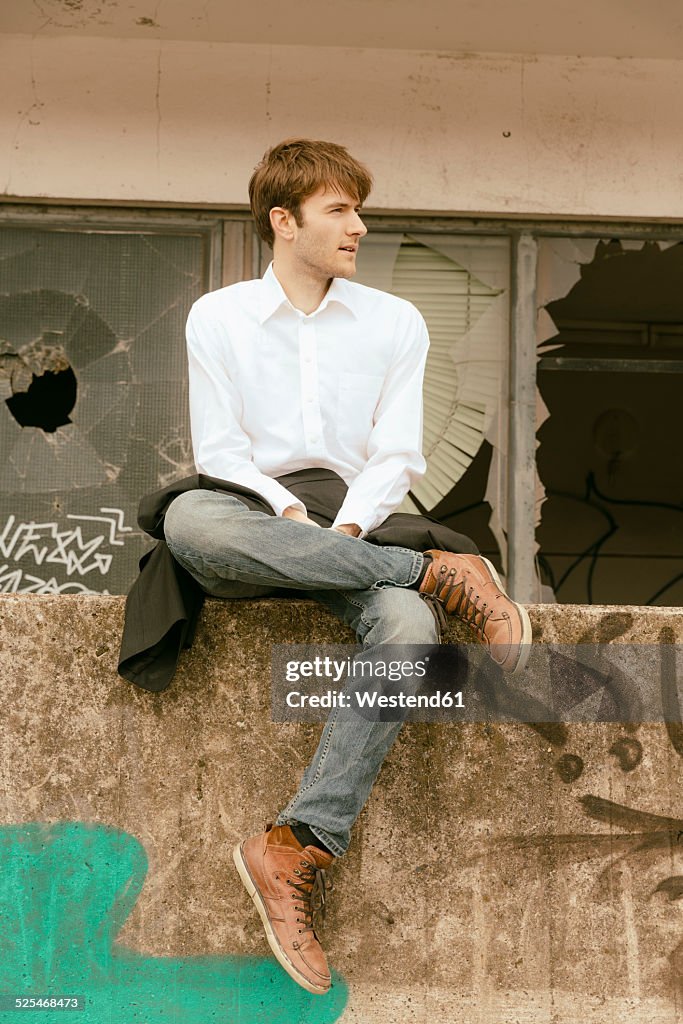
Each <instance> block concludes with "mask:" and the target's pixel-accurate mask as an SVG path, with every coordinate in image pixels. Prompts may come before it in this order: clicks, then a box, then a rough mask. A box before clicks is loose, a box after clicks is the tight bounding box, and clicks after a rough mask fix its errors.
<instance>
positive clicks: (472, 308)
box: [355, 232, 510, 561]
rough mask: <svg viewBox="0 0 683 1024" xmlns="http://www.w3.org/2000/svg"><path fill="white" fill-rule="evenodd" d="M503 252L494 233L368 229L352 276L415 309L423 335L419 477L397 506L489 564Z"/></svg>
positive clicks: (503, 336)
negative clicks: (426, 343) (428, 518)
mask: <svg viewBox="0 0 683 1024" xmlns="http://www.w3.org/2000/svg"><path fill="white" fill-rule="evenodd" d="M509 249H510V243H509V239H507V238H501V237H489V238H486V237H471V236H467V235H454V234H442V233H439V234H436V233H434V234H431V233H426V232H411V233H409V234H408V233H380V232H376V233H375V232H373V233H372V234H370V235H369V236H368V237H367V238H365V239H363V244H362V246H361V247H360V250H359V258H358V273H357V275H356V277H355V280H357V281H359V282H360V283H361V284H366V285H370V286H371V287H376V288H381V289H382V290H384V291H389V292H392V293H393V294H395V295H399V296H401V297H402V298H405V299H408V300H409V301H410V302H412V303H414V305H416V306H417V308H418V309H419V310H420V312H421V313H422V315H423V316H424V318H425V321H426V323H427V327H428V329H429V335H430V341H431V345H430V350H429V355H428V358H427V366H426V370H425V386H424V398H425V421H424V454H425V458H426V461H427V471H426V473H425V475H424V477H423V478H422V479H421V480H419V481H418V483H417V484H416V485H415V488H414V489H413V491H411V493H410V495H409V496H408V497H407V498H406V500H405V502H404V504H403V505H402V510H403V511H413V512H415V511H420V512H429V513H430V514H431V515H433V516H435V517H436V518H438V519H440V520H441V521H442V522H445V523H447V524H448V525H449V526H451V527H452V528H453V529H455V530H458V531H459V532H460V533H465V534H467V535H468V536H470V537H472V538H473V539H474V540H475V542H476V543H477V544H478V545H479V547H480V549H481V550H482V552H484V553H486V554H487V555H489V556H491V555H493V556H494V557H495V559H496V561H499V560H500V552H499V550H498V544H497V540H498V538H499V530H498V528H497V519H496V516H495V514H494V515H493V516H492V515H491V507H490V505H489V499H490V494H489V490H488V487H487V484H488V477H489V470H490V466H491V453H492V450H493V448H494V446H496V445H497V443H498V431H499V422H500V414H501V409H504V408H505V403H506V396H507V377H506V367H507V350H508V338H509V308H510V295H509V277H510V271H509V263H510V258H509Z"/></svg>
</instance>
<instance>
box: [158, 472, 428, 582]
mask: <svg viewBox="0 0 683 1024" xmlns="http://www.w3.org/2000/svg"><path fill="white" fill-rule="evenodd" d="M164 531H165V535H166V542H167V544H168V546H169V548H170V550H171V553H172V554H173V556H174V558H175V559H176V560H177V561H178V562H179V563H180V564H181V565H182V566H184V568H185V569H187V571H188V572H189V573H190V574H191V575H192V576H194V577H195V579H197V580H198V581H199V583H200V584H201V585H202V587H203V588H204V590H205V591H206V592H207V593H208V594H212V595H214V596H216V597H232V596H247V594H243V593H240V594H238V595H236V594H235V593H234V589H235V587H234V585H235V583H236V582H237V583H240V584H247V585H249V586H252V587H253V586H256V587H275V588H278V587H286V588H291V589H292V590H366V589H373V590H379V589H382V588H385V587H411V586H412V585H413V584H414V583H415V582H416V580H417V579H418V577H419V575H420V571H421V569H422V565H423V561H424V560H423V557H422V554H421V553H420V552H418V551H411V550H409V549H408V548H400V547H380V546H378V545H377V544H369V543H368V542H367V541H364V540H360V539H358V538H356V537H347V536H346V535H345V534H342V533H338V532H337V531H336V530H325V529H321V528H319V527H316V526H311V525H310V524H307V523H298V522H296V521H294V520H292V519H283V518H282V517H281V516H270V515H267V514H266V513H265V512H257V511H254V510H252V509H249V508H248V507H247V506H246V505H245V504H244V503H243V502H241V501H240V500H239V499H238V498H236V497H234V496H232V495H229V494H221V493H219V492H216V491H209V490H196V491H187V492H186V493H184V494H181V495H179V496H178V497H177V498H176V499H175V500H174V501H173V502H172V503H171V505H170V507H169V509H168V511H167V513H166V516H165V520H164ZM254 596H256V595H254Z"/></svg>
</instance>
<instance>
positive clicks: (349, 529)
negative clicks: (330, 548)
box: [332, 523, 361, 537]
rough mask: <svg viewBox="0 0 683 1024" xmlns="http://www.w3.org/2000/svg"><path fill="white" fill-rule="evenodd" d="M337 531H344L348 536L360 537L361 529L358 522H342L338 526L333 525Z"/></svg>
mask: <svg viewBox="0 0 683 1024" xmlns="http://www.w3.org/2000/svg"><path fill="white" fill-rule="evenodd" d="M332 529H333V530H336V531H337V533H345V534H346V535H347V536H348V537H360V534H361V529H360V526H359V525H358V523H342V524H341V525H340V526H333V527H332Z"/></svg>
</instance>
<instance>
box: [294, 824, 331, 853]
mask: <svg viewBox="0 0 683 1024" xmlns="http://www.w3.org/2000/svg"><path fill="white" fill-rule="evenodd" d="M289 827H290V828H291V830H292V832H293V833H294V835H295V836H296V838H297V839H298V840H299V842H300V843H301V845H302V846H315V847H317V849H318V850H322V851H323V852H324V853H332V850H328V849H327V847H326V846H325V844H324V843H323V841H322V839H318V837H317V835H316V834H315V832H312V831H311V829H310V828H309V827H308V825H307V824H306V823H305V822H304V821H299V822H297V824H296V825H290V826H289Z"/></svg>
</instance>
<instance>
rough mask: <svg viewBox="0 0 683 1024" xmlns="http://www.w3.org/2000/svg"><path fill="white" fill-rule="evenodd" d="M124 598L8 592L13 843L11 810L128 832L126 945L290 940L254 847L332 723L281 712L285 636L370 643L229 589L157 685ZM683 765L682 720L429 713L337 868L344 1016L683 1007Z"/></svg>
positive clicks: (612, 632) (3, 623) (556, 1013)
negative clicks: (268, 914)
mask: <svg viewBox="0 0 683 1024" xmlns="http://www.w3.org/2000/svg"><path fill="white" fill-rule="evenodd" d="M122 612H123V600H122V599H121V598H106V597H93V598H75V597H74V598H72V597H54V598H53V597H25V596H3V597H2V598H1V599H0V630H1V631H0V720H1V721H2V739H1V741H0V742H1V747H0V765H1V768H0V771H1V787H0V792H1V794H2V805H1V807H0V854H1V853H2V850H3V845H2V844H3V843H5V844H6V842H7V839H6V836H7V835H8V833H7V832H4V833H3V828H2V826H4V825H16V824H20V823H27V822H35V821H40V822H46V823H56V822H62V821H79V822H87V823H102V824H103V825H106V826H113V827H115V828H117V829H121V830H123V831H125V832H127V833H129V834H131V835H132V836H134V837H136V838H137V840H139V842H140V843H141V844H142V845H143V846H144V849H145V851H146V854H147V857H148V860H149V871H148V875H147V878H146V880H145V883H144V886H143V888H142V891H141V892H140V895H139V897H138V899H137V902H136V904H135V907H134V909H133V911H132V913H131V914H130V916H129V917H128V919H127V920H126V921H125V924H124V925H123V929H122V931H121V932H120V935H119V940H120V942H122V943H124V944H125V945H127V946H129V947H131V948H133V949H135V950H138V951H141V952H145V953H146V954H151V955H154V956H156V957H159V958H164V957H189V956H198V955H200V954H221V955H222V954H226V953H231V954H248V955H254V956H264V957H265V956H267V955H268V950H267V946H266V944H265V941H264V939H263V937H262V934H261V928H260V924H259V921H258V918H257V916H256V914H255V912H254V911H253V908H252V905H251V903H250V901H249V900H248V898H247V897H246V894H245V893H244V892H243V890H242V888H241V885H240V884H239V881H238V879H237V876H236V874H235V872H234V869H233V866H232V861H231V857H230V852H231V847H232V845H233V844H234V842H235V841H236V840H237V839H238V838H239V837H241V836H244V835H246V834H249V833H250V832H253V831H255V830H257V829H259V828H261V827H262V825H263V823H264V822H265V821H266V820H272V817H273V815H274V814H275V813H276V811H277V810H278V808H279V807H281V806H282V805H283V804H284V802H285V801H286V800H287V799H288V798H289V796H290V795H291V793H292V791H293V788H294V787H295V784H296V782H297V780H298V776H299V774H300V772H301V771H302V769H303V767H304V765H305V763H306V761H307V760H308V758H309V757H310V755H311V754H312V752H313V750H314V747H315V744H316V741H317V736H318V733H319V727H317V726H306V725H298V726H295V725H283V724H275V723H273V722H272V721H271V720H270V703H269V702H270V692H269V672H270V667H269V659H270V645H271V644H272V643H274V642H285V641H291V642H298V643H305V642H317V641H319V642H340V641H341V642H343V641H346V640H350V639H351V635H350V634H349V633H348V632H347V631H346V630H345V629H344V627H342V626H340V625H339V624H338V623H336V622H335V620H334V619H333V618H332V617H331V616H329V615H328V614H327V613H326V612H325V611H324V610H323V609H321V608H319V607H318V606H316V605H314V604H312V603H309V602H306V601H294V602H273V601H253V602H251V601H250V602H244V603H240V604H239V605H231V604H227V603H221V602H215V601H210V602H208V603H207V605H206V608H205V611H204V614H203V618H202V623H201V626H200V629H199V632H198V635H197V639H196V642H195V645H194V647H193V649H192V651H191V652H189V653H188V654H187V655H186V656H184V657H183V661H182V666H181V669H180V671H179V672H178V674H177V676H176V678H175V680H174V682H173V684H172V687H171V688H170V689H169V690H168V691H167V692H166V693H164V694H160V695H151V694H148V693H144V692H141V691H139V690H137V689H135V688H134V687H132V686H131V685H129V684H128V683H126V682H124V681H122V680H121V679H119V678H118V676H117V675H116V671H115V664H116V654H117V645H118V637H119V630H120V625H121V619H122ZM531 614H532V619H533V624H534V635H535V638H537V639H539V638H540V639H542V640H546V641H548V640H560V639H561V640H563V641H588V640H591V639H598V638H599V639H602V640H604V641H613V642H621V641H624V640H629V639H630V640H632V641H639V642H657V641H658V640H660V639H662V638H666V639H669V640H671V639H675V640H676V641H677V642H679V643H681V642H683V610H682V609H661V608H660V609H655V608H653V609H637V608H628V609H615V608H596V607H592V608H580V607H562V606H557V605H553V606H536V607H534V608H533V609H532V610H531ZM662 629H667V630H669V631H670V632H669V633H667V634H662ZM682 757H683V744H682V743H681V736H680V734H679V733H676V731H675V730H669V731H667V728H666V727H665V726H664V725H653V724H650V725H639V726H629V727H623V726H619V725H617V724H609V725H605V724H602V725H582V726H577V725H571V726H568V727H567V728H566V730H565V731H564V732H562V730H560V731H559V732H555V733H552V732H551V733H547V732H546V733H545V734H544V733H543V731H541V732H539V731H538V730H536V729H534V728H532V727H530V726H524V725H519V726H512V725H505V726H501V725H497V726H484V725H462V726H458V725H453V724H451V725H445V724H442V725H409V726H406V727H405V728H404V730H403V731H402V733H401V735H400V736H399V739H398V741H397V743H396V745H395V748H394V749H393V751H392V752H391V754H390V756H389V758H388V759H387V762H386V763H385V766H384V768H383V770H382V773H381V775H380V778H379V781H378V783H377V785H376V787H375V789H374V791H373V794H372V797H371V799H370V801H369V804H368V806H367V807H366V809H365V811H364V812H363V814H362V816H361V818H360V820H359V822H358V824H357V827H356V830H355V834H354V839H353V843H352V846H351V849H350V850H349V853H348V854H347V856H346V857H345V858H344V859H343V860H342V861H340V862H339V863H338V865H337V866H336V868H335V892H334V893H333V894H332V905H331V909H330V911H329V913H328V918H327V921H326V923H325V925H324V930H323V934H324V940H325V945H326V948H327V950H328V952H329V956H330V959H331V962H332V964H333V965H334V967H335V968H336V969H337V970H338V971H339V972H340V974H341V975H342V977H343V979H344V980H345V982H346V984H347V985H348V986H349V1001H348V1005H347V1007H346V1009H345V1011H344V1013H343V1016H342V1019H343V1020H344V1021H349V1022H354V1024H361V1022H362V1024H366V1022H367V1024H375V1022H377V1024H379V1022H382V1024H388V1022H393V1021H396V1022H399V1021H400V1022H401V1024H404V1022H406V1024H408V1022H426V1021H429V1022H434V1021H444V1022H446V1021H447V1022H453V1024H475V1022H487V1024H489V1022H490V1024H513V1022H517V1021H519V1022H525V1024H526V1022H534V1024H535V1022H543V1024H551V1022H552V1024H589V1022H591V1024H593V1022H595V1024H606V1022H612V1021H621V1020H628V1021H629V1022H637V1024H640V1022H643V1024H645V1022H647V1024H652V1022H662V1024H664V1022H666V1024H674V1022H677V1021H681V1020H683V1010H682V1009H681V1007H682V1006H683V941H682V935H681V903H680V898H681V896H682V895H683V845H682V844H681V842H680V840H681V835H683V820H679V819H680V818H681V811H680V792H681V782H682V781H683V760H682ZM568 765H569V766H570V768H571V769H572V770H571V771H569V772H568V771H567V770H566V769H567V766H568ZM577 766H578V768H577ZM569 777H571V778H573V780H574V781H569V782H568V781H563V778H569ZM582 798H583V801H582ZM587 798H593V799H587ZM601 800H602V801H609V803H601V802H600V801H601ZM3 835H4V836H5V839H3V838H2V837H3ZM46 835H49V829H48V830H47V832H46ZM4 852H5V853H6V852H7V850H6V848H5V851H4ZM122 880H123V881H125V873H124V874H123V875H122ZM19 895H20V894H17V905H21V900H20V899H19ZM1 910H2V907H0V911H1ZM45 913H48V910H47V909H46V910H45ZM124 917H125V915H124ZM2 920H3V918H2V917H0V923H1V922H2ZM5 920H7V918H5ZM23 926H25V927H26V928H28V929H29V930H30V928H31V927H32V922H31V921H30V920H29V921H25V922H23ZM2 941H3V940H2V932H0V950H2ZM85 952H87V951H85ZM3 959H4V953H3ZM264 999H265V1000H266V1004H267V996H264ZM322 1003H323V1001H322V1000H320V1001H319V1003H318V1004H316V1005H319V1004H322ZM102 1019H105V1018H102ZM107 1019H108V1018H107ZM135 1019H136V1020H137V1019H140V1018H137V1017H136V1018H135ZM155 1019H157V1018H155ZM170 1019H171V1018H169V1021H170ZM177 1019H178V1020H181V1019H184V1018H182V1016H179V1017H178V1018H177ZM234 1019H235V1020H236V1019H239V1020H240V1021H243V1022H245V1024H246V1021H247V1020H253V1019H255V1018H254V1017H253V1016H249V1015H246V1016H244V1017H242V1016H240V1017H239V1018H234ZM259 1019H261V1018H259ZM264 1019H267V1018H264ZM277 1019H278V1020H279V1019H281V1018H279V1017H278V1018H277ZM282 1019H283V1020H285V1019H287V1018H285V1017H283V1018H282ZM291 1019H292V1020H298V1019H306V1020H307V1021H308V1020H312V1019H313V1018H312V1017H311V1016H310V1015H309V1016H305V1017H303V1018H299V1017H292V1018H291ZM131 1020H133V1017H132V1016H131ZM193 1020H194V1018H193ZM121 1024H128V1021H122V1022H121ZM231 1024H232V1021H231Z"/></svg>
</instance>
